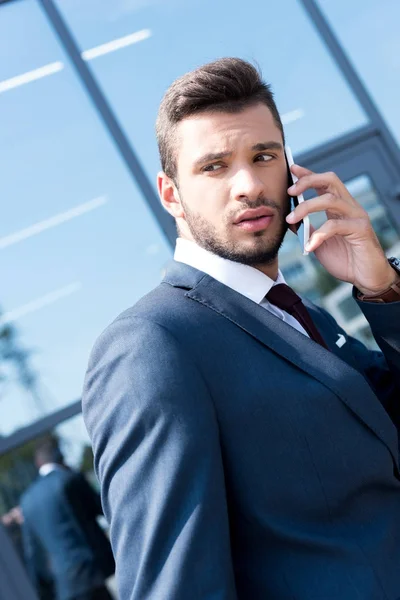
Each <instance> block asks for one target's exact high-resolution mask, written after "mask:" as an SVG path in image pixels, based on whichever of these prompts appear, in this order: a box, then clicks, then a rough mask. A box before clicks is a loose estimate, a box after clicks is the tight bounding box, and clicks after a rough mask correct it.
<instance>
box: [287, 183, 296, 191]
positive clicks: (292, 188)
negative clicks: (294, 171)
mask: <svg viewBox="0 0 400 600" xmlns="http://www.w3.org/2000/svg"><path fill="white" fill-rule="evenodd" d="M295 189H296V184H295V185H291V186H290V188H288V192H294V190H295Z"/></svg>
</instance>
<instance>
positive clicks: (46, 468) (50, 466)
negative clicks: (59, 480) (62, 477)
mask: <svg viewBox="0 0 400 600" xmlns="http://www.w3.org/2000/svg"><path fill="white" fill-rule="evenodd" d="M57 469H62V466H61V465H59V464H57V463H46V464H45V465H42V466H41V467H40V468H39V475H40V476H41V477H45V476H46V475H48V474H49V473H51V472H52V471H56V470H57Z"/></svg>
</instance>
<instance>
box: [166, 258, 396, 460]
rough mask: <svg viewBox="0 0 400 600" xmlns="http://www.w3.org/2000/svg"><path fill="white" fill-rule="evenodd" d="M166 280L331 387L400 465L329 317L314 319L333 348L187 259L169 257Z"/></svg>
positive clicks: (379, 412)
mask: <svg viewBox="0 0 400 600" xmlns="http://www.w3.org/2000/svg"><path fill="white" fill-rule="evenodd" d="M164 281H165V283H168V284H170V285H173V286H174V287H181V288H183V289H186V290H187V292H186V296H187V297H188V298H190V299H191V300H194V301H196V302H199V303H200V304H202V305H203V306H206V307H208V308H209V309H210V310H213V311H215V312H216V313H218V314H220V315H222V316H223V317H225V318H226V319H228V320H229V321H231V322H232V323H234V324H235V325H237V326H238V327H240V328H241V329H242V330H243V331H246V332H247V333H248V334H249V335H251V336H252V337H253V338H255V339H257V340H258V341H259V342H261V343H262V344H264V345H265V346H266V347H268V348H270V349H271V350H272V351H273V352H275V353H277V354H279V355H281V356H282V357H283V358H284V359H286V360H287V361H289V362H290V363H292V365H294V366H295V367H297V368H299V369H301V370H302V371H304V372H306V373H307V374H308V375H310V376H311V377H314V378H315V379H316V380H318V381H319V382H320V383H321V384H322V385H324V386H325V387H327V388H328V389H330V390H331V391H332V392H333V393H334V394H335V395H336V396H337V397H338V398H340V400H341V401H342V402H344V404H346V406H347V407H348V408H349V409H350V410H351V411H352V412H353V413H354V414H355V415H356V416H357V417H358V418H359V419H360V420H361V421H362V422H363V423H364V424H365V425H366V426H367V427H368V428H369V429H370V430H371V431H373V432H374V433H375V435H377V436H378V438H380V439H381V441H382V442H383V443H384V444H385V445H386V446H387V448H388V449H389V451H390V452H391V454H392V457H393V459H394V461H395V464H396V465H397V466H398V449H397V443H398V441H397V432H396V428H395V426H394V425H393V423H392V421H391V420H390V418H389V416H388V415H387V413H386V411H385V410H384V408H383V407H382V405H381V403H380V402H379V400H378V398H377V397H376V396H375V394H374V393H373V391H372V389H371V388H370V386H369V384H368V382H367V381H366V379H365V378H364V377H363V376H362V375H361V374H360V373H359V372H358V371H356V369H354V368H353V367H351V366H350V365H349V364H348V363H347V362H345V361H344V360H342V359H341V358H340V349H339V348H338V347H337V346H336V339H337V337H336V336H337V333H336V331H334V330H333V329H334V328H333V327H332V326H331V325H330V323H328V319H326V318H325V322H324V320H323V319H321V317H319V323H318V325H319V328H320V330H321V333H322V335H323V337H324V339H325V340H326V342H327V344H328V347H329V348H330V349H331V350H332V351H331V352H330V351H328V350H326V349H325V348H323V347H322V346H320V345H319V344H317V343H315V342H314V341H313V340H311V339H309V338H307V337H306V336H305V335H303V334H302V333H300V332H299V331H297V330H296V329H294V328H293V327H291V326H290V325H288V324H287V323H284V322H283V321H281V320H280V319H278V318H277V317H275V316H274V315H272V314H270V313H269V311H267V310H265V309H264V308H263V307H261V306H259V305H258V304H256V303H255V302H252V301H251V300H249V299H248V298H246V297H244V296H242V295H241V294H239V293H237V292H236V291H234V290H232V289H231V288H229V287H227V286H225V285H223V284H221V283H220V282H218V281H216V280H215V279H213V278H212V277H210V276H209V275H206V274H205V273H202V272H201V271H198V270H197V269H194V268H192V267H189V266H188V265H184V264H182V263H177V262H175V261H173V262H172V263H171V264H170V265H169V267H168V269H167V272H166V276H165V278H164ZM308 308H310V307H308ZM314 312H315V311H314ZM313 318H315V315H313Z"/></svg>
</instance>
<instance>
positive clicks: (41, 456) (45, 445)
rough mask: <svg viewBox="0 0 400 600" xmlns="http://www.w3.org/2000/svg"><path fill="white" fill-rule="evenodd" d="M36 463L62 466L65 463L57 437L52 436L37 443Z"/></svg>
mask: <svg viewBox="0 0 400 600" xmlns="http://www.w3.org/2000/svg"><path fill="white" fill-rule="evenodd" d="M35 462H36V464H44V463H57V464H62V463H63V462H64V457H63V455H62V452H61V450H60V446H59V441H58V439H57V437H55V436H50V437H47V438H44V439H43V438H42V439H41V440H39V441H38V442H37V444H36V447H35Z"/></svg>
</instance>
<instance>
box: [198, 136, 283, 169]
mask: <svg viewBox="0 0 400 600" xmlns="http://www.w3.org/2000/svg"><path fill="white" fill-rule="evenodd" d="M264 150H283V146H282V144H280V143H279V142H259V143H258V144H255V145H254V146H252V147H251V151H252V152H263V151H264ZM231 155H232V152H208V153H207V154H204V155H203V156H201V157H200V158H198V159H197V160H196V161H195V163H194V166H195V167H199V166H200V165H203V164H204V163H207V162H212V161H214V160H221V159H222V158H227V157H228V156H231Z"/></svg>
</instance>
